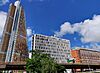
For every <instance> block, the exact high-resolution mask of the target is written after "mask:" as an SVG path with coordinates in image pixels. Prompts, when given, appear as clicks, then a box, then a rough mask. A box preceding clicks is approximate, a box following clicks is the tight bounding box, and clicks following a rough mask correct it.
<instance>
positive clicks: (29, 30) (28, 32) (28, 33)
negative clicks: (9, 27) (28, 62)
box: [26, 27, 32, 37]
mask: <svg viewBox="0 0 100 73" xmlns="http://www.w3.org/2000/svg"><path fill="white" fill-rule="evenodd" d="M26 31H27V36H28V37H30V36H31V35H32V29H31V28H30V27H28V28H27V30H26Z"/></svg>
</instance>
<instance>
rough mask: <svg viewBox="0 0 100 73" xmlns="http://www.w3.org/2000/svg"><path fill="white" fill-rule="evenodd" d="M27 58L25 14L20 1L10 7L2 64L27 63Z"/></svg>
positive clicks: (0, 47) (2, 43)
mask: <svg viewBox="0 0 100 73" xmlns="http://www.w3.org/2000/svg"><path fill="white" fill-rule="evenodd" d="M27 57H28V49H27V37H26V25H25V14H24V9H23V7H22V6H21V4H20V1H16V2H15V3H14V4H13V3H11V4H10V7H9V11H8V15H7V19H6V24H5V27H4V31H3V35H2V40H1V46H0V62H18V61H25V60H26V58H27Z"/></svg>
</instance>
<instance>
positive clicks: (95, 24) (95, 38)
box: [55, 15, 100, 43]
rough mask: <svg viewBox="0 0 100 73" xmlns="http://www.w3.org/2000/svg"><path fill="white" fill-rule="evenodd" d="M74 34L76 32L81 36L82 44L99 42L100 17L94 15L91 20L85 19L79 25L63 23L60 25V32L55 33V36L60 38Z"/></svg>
mask: <svg viewBox="0 0 100 73" xmlns="http://www.w3.org/2000/svg"><path fill="white" fill-rule="evenodd" d="M74 32H78V33H79V34H80V35H81V36H82V37H81V41H82V42H84V43H89V42H100V15H95V16H93V18H92V20H90V19H87V20H85V21H84V22H80V23H74V24H70V23H69V22H65V23H64V24H62V25H61V27H60V31H59V32H55V35H56V36H58V37H62V36H63V35H65V34H67V33H71V34H73V33H74Z"/></svg>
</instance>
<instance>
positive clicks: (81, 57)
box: [71, 48, 100, 65]
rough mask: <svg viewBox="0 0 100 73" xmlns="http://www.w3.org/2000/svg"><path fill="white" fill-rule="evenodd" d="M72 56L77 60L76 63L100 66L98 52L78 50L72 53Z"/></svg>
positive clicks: (84, 49) (99, 53)
mask: <svg viewBox="0 0 100 73" xmlns="http://www.w3.org/2000/svg"><path fill="white" fill-rule="evenodd" d="M71 55H72V57H73V58H74V59H75V63H83V64H95V65H96V64H97V65H100V52H98V51H94V50H88V49H86V48H77V49H75V50H72V51H71Z"/></svg>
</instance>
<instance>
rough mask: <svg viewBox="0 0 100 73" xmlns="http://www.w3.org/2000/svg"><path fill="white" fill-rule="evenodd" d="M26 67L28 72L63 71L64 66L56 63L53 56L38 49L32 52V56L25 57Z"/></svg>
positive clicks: (47, 72) (48, 72)
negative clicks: (29, 57)
mask: <svg viewBox="0 0 100 73" xmlns="http://www.w3.org/2000/svg"><path fill="white" fill-rule="evenodd" d="M26 69H27V71H28V72H29V73H63V72H64V71H65V67H64V66H61V65H59V64H57V63H56V62H55V61H54V59H53V58H51V57H50V56H49V55H47V54H43V53H42V54H41V53H40V52H38V51H33V52H32V58H31V59H27V64H26Z"/></svg>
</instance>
